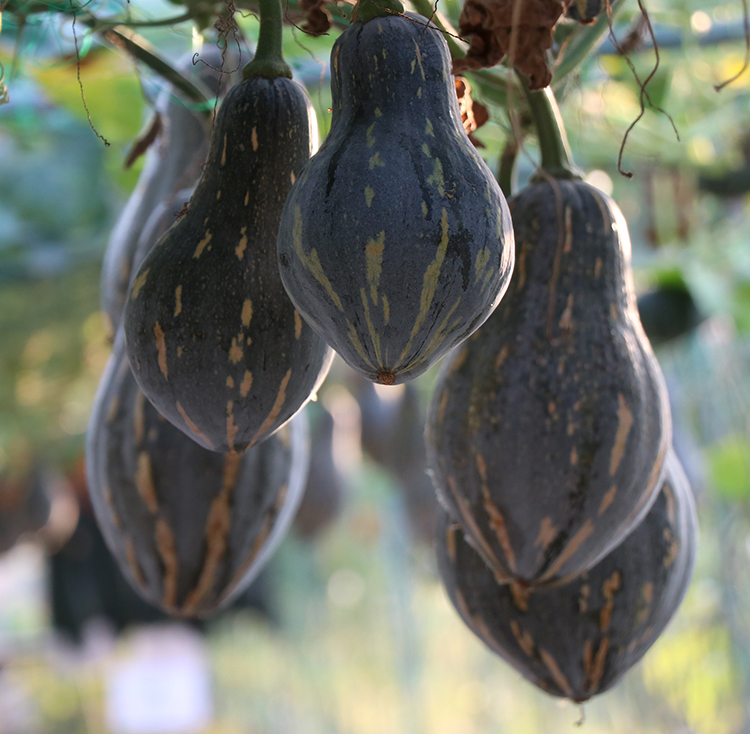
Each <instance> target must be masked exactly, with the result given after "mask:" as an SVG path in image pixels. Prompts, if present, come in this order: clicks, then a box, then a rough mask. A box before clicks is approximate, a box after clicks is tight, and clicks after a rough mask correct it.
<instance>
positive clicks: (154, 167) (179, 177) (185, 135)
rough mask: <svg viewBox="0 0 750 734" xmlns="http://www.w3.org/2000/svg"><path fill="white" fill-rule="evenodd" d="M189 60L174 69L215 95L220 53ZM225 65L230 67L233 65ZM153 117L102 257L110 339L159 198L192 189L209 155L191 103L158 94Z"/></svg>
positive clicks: (206, 125) (204, 129) (203, 125)
mask: <svg viewBox="0 0 750 734" xmlns="http://www.w3.org/2000/svg"><path fill="white" fill-rule="evenodd" d="M192 56H193V55H192V54H190V56H189V57H187V58H185V59H183V60H182V61H181V62H180V63H179V64H178V65H177V68H178V70H179V71H180V72H182V73H183V74H190V76H191V77H192V78H193V81H194V82H197V83H198V84H201V85H205V87H206V94H207V95H214V94H215V93H216V89H217V87H218V85H219V80H220V75H219V73H218V71H217V68H218V67H220V66H221V63H222V60H221V52H220V51H219V50H218V49H211V48H210V49H208V50H207V51H206V52H204V53H203V54H202V55H201V56H202V57H203V58H204V60H205V61H206V62H207V63H206V64H197V65H196V66H193V63H192ZM227 63H230V64H232V66H234V63H233V61H232V60H227ZM232 66H230V67H229V68H232ZM191 72H192V73H191ZM224 86H226V80H224ZM155 113H156V115H158V121H159V122H158V124H159V133H158V134H157V137H156V140H155V141H154V142H153V143H152V144H151V146H150V147H149V149H148V150H147V151H146V155H145V159H144V164H143V169H142V170H141V174H140V176H139V178H138V183H137V184H136V187H135V189H134V190H133V193H132V194H131V195H130V198H129V199H128V202H127V204H126V205H125V208H124V209H123V210H122V212H121V214H120V216H119V217H118V219H117V222H116V223H115V226H114V229H113V230H112V234H111V236H110V238H109V242H108V244H107V249H106V250H105V253H104V263H103V265H102V275H101V307H102V311H103V313H104V315H105V317H106V319H107V321H108V327H109V329H111V333H112V334H114V333H115V332H116V331H117V328H118V327H119V325H120V322H121V321H122V314H123V311H124V309H125V299H126V297H127V293H128V286H129V285H130V278H131V276H132V274H133V273H134V272H135V270H136V269H137V267H138V264H137V262H136V261H135V260H134V259H135V255H136V250H137V247H138V242H139V240H140V239H141V235H142V233H143V230H144V226H145V224H146V221H147V220H148V218H149V216H150V215H151V213H152V212H153V210H154V208H155V207H156V206H157V205H158V204H159V203H160V202H162V201H163V200H164V199H166V198H167V197H169V196H172V195H173V194H174V193H175V191H177V190H179V189H181V188H184V187H186V186H193V185H195V182H196V181H197V180H198V178H199V177H200V173H201V165H203V162H204V161H205V160H206V153H207V152H208V140H209V136H210V132H211V127H210V122H209V121H208V120H207V119H206V118H205V117H203V116H202V115H201V114H200V113H199V112H197V111H195V110H193V109H191V108H190V103H188V102H187V101H185V100H184V99H183V98H182V97H180V96H178V94H177V93H176V92H175V90H174V88H173V87H169V88H167V89H165V90H164V91H163V92H161V94H160V95H159V97H158V98H157V100H156V105H155ZM151 244H152V245H153V242H152V243H151Z"/></svg>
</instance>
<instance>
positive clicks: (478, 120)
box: [454, 76, 490, 148]
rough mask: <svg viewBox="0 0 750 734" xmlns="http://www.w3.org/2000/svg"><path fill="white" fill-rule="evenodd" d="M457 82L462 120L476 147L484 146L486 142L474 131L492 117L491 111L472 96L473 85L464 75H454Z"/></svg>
mask: <svg viewBox="0 0 750 734" xmlns="http://www.w3.org/2000/svg"><path fill="white" fill-rule="evenodd" d="M454 79H455V82H456V95H457V97H458V109H459V110H460V111H461V121H462V122H463V124H464V130H466V134H467V135H468V136H469V140H470V141H471V142H472V143H473V145H474V147H475V148H484V147H485V145H484V143H483V142H482V141H481V140H479V139H478V138H476V137H474V135H473V133H474V131H475V130H477V129H479V128H480V127H482V125H484V123H485V122H487V120H489V119H490V113H489V111H488V110H487V108H486V107H485V106H484V105H483V104H482V103H481V102H476V101H474V100H473V99H472V98H471V85H470V84H469V82H468V81H467V80H466V79H465V78H464V77H462V76H456V77H454Z"/></svg>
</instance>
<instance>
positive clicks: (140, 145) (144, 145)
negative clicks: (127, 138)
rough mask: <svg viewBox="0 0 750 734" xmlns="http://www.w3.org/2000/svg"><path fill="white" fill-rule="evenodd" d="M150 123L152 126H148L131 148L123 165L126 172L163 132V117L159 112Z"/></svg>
mask: <svg viewBox="0 0 750 734" xmlns="http://www.w3.org/2000/svg"><path fill="white" fill-rule="evenodd" d="M149 122H150V124H148V125H147V126H146V129H145V130H144V131H143V133H142V134H141V135H139V136H138V137H137V138H136V139H135V141H134V142H133V145H131V146H130V150H129V151H128V154H127V156H126V157H125V162H124V163H123V167H124V168H125V170H127V169H128V168H130V167H131V166H132V165H133V164H134V163H135V162H136V161H137V160H138V159H139V158H140V157H141V156H142V155H143V154H144V153H145V152H146V151H147V150H148V149H149V148H150V147H151V145H152V144H153V142H154V141H155V140H156V138H157V137H159V134H160V133H161V131H162V122H161V115H160V114H159V113H158V112H154V114H153V115H152V116H151V120H150V121H149Z"/></svg>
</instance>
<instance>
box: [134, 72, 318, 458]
mask: <svg viewBox="0 0 750 734" xmlns="http://www.w3.org/2000/svg"><path fill="white" fill-rule="evenodd" d="M314 129H315V123H314V112H313V110H312V107H311V106H310V102H309V100H308V98H307V95H306V94H305V92H304V90H303V89H302V88H301V87H300V86H299V85H297V84H295V83H294V82H292V81H291V80H289V79H283V78H277V79H273V80H268V79H263V78H258V77H255V78H251V79H247V80H245V81H242V82H240V83H239V84H237V85H236V86H235V87H233V88H232V89H231V90H230V91H229V92H228V93H227V96H226V99H225V100H224V103H223V105H222V106H221V109H220V110H219V114H218V117H217V120H216V124H215V126H214V131H213V135H212V139H211V146H210V152H209V155H208V158H207V160H206V164H205V166H204V173H203V176H202V178H201V180H200V182H199V184H198V186H197V188H196V190H195V193H194V194H193V198H192V200H191V202H190V206H189V208H188V212H187V214H185V216H183V217H182V218H181V219H180V220H179V221H178V222H177V223H176V224H175V225H174V226H173V227H172V228H171V229H169V230H168V231H167V233H166V234H165V235H164V236H163V237H162V239H161V240H160V241H159V242H158V243H157V244H156V245H155V246H154V248H153V249H152V250H151V251H150V252H149V254H148V255H147V256H146V257H145V259H144V261H143V263H142V264H141V266H140V269H139V271H138V274H137V275H136V276H135V277H134V279H133V282H132V285H131V289H130V293H129V299H128V304H127V307H126V314H125V335H126V341H127V348H128V356H129V359H130V363H131V365H132V366H133V371H134V374H135V377H136V380H138V384H139V385H140V387H141V389H142V390H143V392H144V393H145V394H146V396H147V397H148V399H149V400H150V401H151V402H152V403H153V404H154V406H155V407H156V409H157V410H158V411H159V412H160V413H161V414H162V415H163V416H164V417H165V418H167V419H168V420H169V421H171V422H172V423H173V424H174V425H176V426H177V427H178V428H180V429H181V430H182V431H184V432H185V433H186V434H187V435H189V436H190V437H191V438H193V439H194V440H195V441H197V442H198V443H199V444H200V445H201V446H203V447H204V448H208V449H212V450H214V451H220V452H239V451H243V450H245V449H246V448H248V447H249V446H253V445H254V444H255V443H257V442H258V441H260V440H262V439H264V438H266V437H267V436H269V435H271V433H273V431H275V430H276V429H277V428H278V427H279V426H281V425H283V424H284V423H285V422H286V421H287V420H289V419H290V418H291V417H292V416H293V415H294V414H295V413H296V412H297V411H298V410H300V408H302V406H303V405H304V404H305V403H306V402H307V401H308V400H309V399H310V397H311V395H313V394H314V393H315V391H316V390H317V388H318V386H319V385H320V383H321V382H322V380H323V378H324V377H325V375H326V372H327V371H328V367H329V365H330V361H331V357H332V354H331V352H330V350H329V349H328V347H327V345H326V344H325V342H324V341H323V340H321V339H320V338H319V337H318V336H317V335H316V334H315V333H314V332H313V331H312V330H311V329H310V328H309V326H307V324H306V323H304V321H303V320H302V318H301V317H300V315H299V313H298V312H297V311H296V310H295V308H294V306H293V305H292V303H291V302H290V301H289V298H288V297H287V295H286V292H285V291H284V288H283V286H282V284H281V279H280V278H279V273H278V267H277V265H276V253H275V242H276V233H277V230H278V224H279V217H280V216H281V208H282V205H283V203H284V199H285V198H286V195H287V193H288V191H289V188H290V186H291V185H292V181H293V180H294V178H295V176H296V175H297V174H298V173H299V171H300V169H301V168H302V166H303V164H304V163H305V161H307V159H308V158H309V156H310V150H311V147H312V146H313V145H314V143H315V133H314Z"/></svg>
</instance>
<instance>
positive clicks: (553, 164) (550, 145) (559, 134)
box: [519, 75, 581, 179]
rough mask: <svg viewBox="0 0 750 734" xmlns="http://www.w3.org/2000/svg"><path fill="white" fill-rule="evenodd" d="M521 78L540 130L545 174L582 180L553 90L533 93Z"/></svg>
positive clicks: (537, 128)
mask: <svg viewBox="0 0 750 734" xmlns="http://www.w3.org/2000/svg"><path fill="white" fill-rule="evenodd" d="M519 78H520V79H521V84H522V86H523V90H524V93H525V94H526V101H527V102H528V105H529V111H530V113H531V119H532V122H533V123H534V127H535V128H536V133H537V139H538V141H539V151H540V153H541V158H542V161H541V169H542V172H543V174H547V175H548V176H552V177H553V178H567V179H571V178H581V173H580V171H579V170H578V169H577V168H576V166H575V165H574V163H573V157H572V154H571V152H570V145H569V143H568V136H567V135H566V133H565V126H564V125H563V121H562V116H561V115H560V108H559V107H558V106H557V100H556V99H555V95H554V94H553V92H552V90H551V89H550V88H549V87H546V88H545V89H539V90H537V91H533V92H532V91H531V90H530V89H529V88H528V85H527V84H526V80H525V79H524V78H523V77H522V76H520V75H519Z"/></svg>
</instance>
